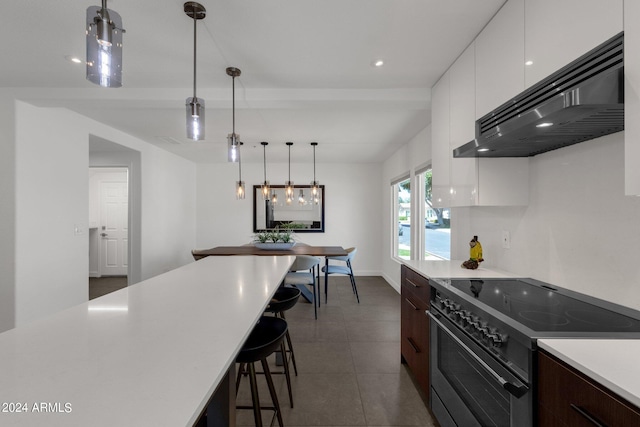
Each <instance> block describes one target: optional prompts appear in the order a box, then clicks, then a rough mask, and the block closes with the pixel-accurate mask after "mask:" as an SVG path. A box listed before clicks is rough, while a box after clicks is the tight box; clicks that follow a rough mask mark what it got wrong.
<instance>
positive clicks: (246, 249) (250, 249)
mask: <svg viewBox="0 0 640 427" xmlns="http://www.w3.org/2000/svg"><path fill="white" fill-rule="evenodd" d="M191 253H192V254H193V258H194V259H195V260H196V261H197V260H199V259H201V258H204V257H208V256H232V255H257V256H267V255H283V256H284V255H310V256H315V257H324V265H325V269H324V271H325V273H324V294H325V303H326V301H327V288H328V283H329V278H328V274H327V270H328V268H327V267H328V265H329V257H335V256H346V255H347V251H345V249H344V248H343V247H342V246H311V245H307V244H302V243H296V244H295V245H294V246H293V247H292V248H290V249H283V250H273V249H260V248H258V247H256V246H254V245H242V246H216V247H215V248H211V249H196V250H193V251H191ZM319 280H320V269H319V268H318V281H319ZM299 288H300V291H301V292H302V295H303V297H304V298H305V299H306V300H307V301H309V302H312V300H313V295H312V294H311V292H309V290H308V289H307V288H306V287H304V286H302V287H299ZM313 303H314V304H315V303H316V302H315V301H313Z"/></svg>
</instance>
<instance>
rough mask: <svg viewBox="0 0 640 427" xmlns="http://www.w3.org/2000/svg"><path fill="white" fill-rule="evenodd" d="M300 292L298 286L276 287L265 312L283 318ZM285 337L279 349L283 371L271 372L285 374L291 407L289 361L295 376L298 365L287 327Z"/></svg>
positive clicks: (295, 301)
mask: <svg viewBox="0 0 640 427" xmlns="http://www.w3.org/2000/svg"><path fill="white" fill-rule="evenodd" d="M300 293H301V292H300V289H298V288H287V287H280V288H278V290H276V292H275V294H274V295H273V298H272V299H271V301H270V302H269V305H267V308H266V309H265V312H266V313H273V314H274V315H275V316H276V317H279V318H281V319H285V316H284V312H285V311H287V310H289V309H291V308H292V307H293V306H294V305H296V304H297V303H298V299H299V298H300ZM285 338H286V342H287V345H286V346H284V345H283V347H284V350H281V353H282V364H283V366H284V371H281V372H272V374H285V376H286V378H287V389H288V390H289V404H290V405H291V408H293V393H292V392H291V375H290V374H289V361H291V362H292V363H293V371H294V372H295V374H296V376H298V367H297V366H296V356H295V354H294V352H293V345H292V344H291V335H289V329H287V333H286V334H285ZM287 347H288V348H287Z"/></svg>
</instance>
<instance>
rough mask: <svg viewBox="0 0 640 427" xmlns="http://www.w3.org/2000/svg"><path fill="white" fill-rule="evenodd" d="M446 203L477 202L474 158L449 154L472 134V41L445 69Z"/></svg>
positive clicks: (474, 113) (474, 101) (474, 116)
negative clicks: (448, 197)
mask: <svg viewBox="0 0 640 427" xmlns="http://www.w3.org/2000/svg"><path fill="white" fill-rule="evenodd" d="M449 79H450V80H449V102H450V106H449V120H450V121H449V153H448V154H449V158H450V159H451V165H450V189H449V194H450V204H449V206H450V207H456V206H473V205H476V204H477V203H478V199H477V197H478V171H477V163H478V162H477V159H475V158H456V159H454V158H453V154H452V153H453V149H454V148H458V147H459V146H461V145H463V144H466V143H467V142H469V141H471V140H472V139H473V138H475V133H476V132H475V120H476V82H475V80H476V79H475V45H474V44H473V43H472V44H471V45H470V46H469V47H467V49H466V50H465V51H464V52H463V53H462V55H460V56H459V57H458V59H457V60H456V62H455V63H454V64H453V65H452V66H451V68H450V69H449Z"/></svg>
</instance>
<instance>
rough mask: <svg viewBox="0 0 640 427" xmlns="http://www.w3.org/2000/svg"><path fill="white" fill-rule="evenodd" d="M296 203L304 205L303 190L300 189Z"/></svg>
mask: <svg viewBox="0 0 640 427" xmlns="http://www.w3.org/2000/svg"><path fill="white" fill-rule="evenodd" d="M298 203H299V204H301V205H304V191H302V189H300V195H299V196H298Z"/></svg>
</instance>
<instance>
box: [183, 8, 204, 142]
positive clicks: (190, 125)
mask: <svg viewBox="0 0 640 427" xmlns="http://www.w3.org/2000/svg"><path fill="white" fill-rule="evenodd" d="M184 13H186V14H187V16H188V17H190V18H193V97H190V98H187V101H186V107H187V138H189V139H192V140H194V141H200V140H203V139H204V99H202V98H198V97H197V96H196V21H198V20H199V19H204V18H205V16H207V11H206V9H205V8H204V6H202V5H201V4H200V3H197V2H195V1H188V2H186V3H185V4H184Z"/></svg>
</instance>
